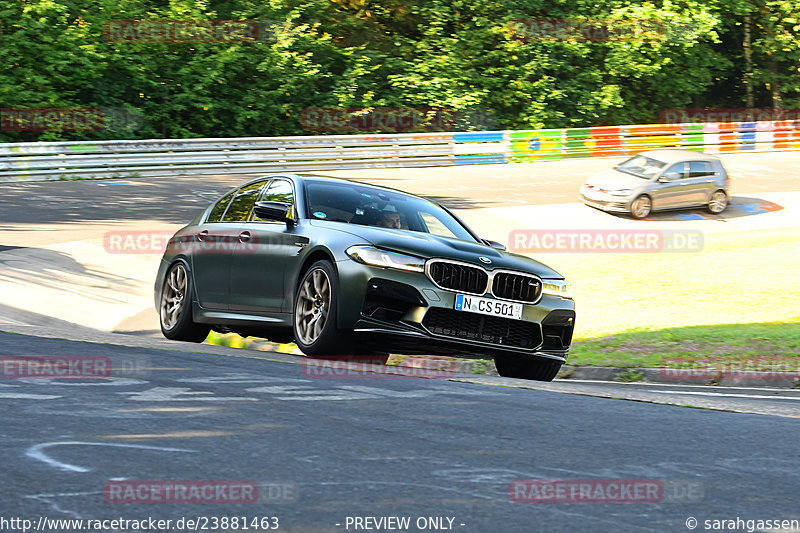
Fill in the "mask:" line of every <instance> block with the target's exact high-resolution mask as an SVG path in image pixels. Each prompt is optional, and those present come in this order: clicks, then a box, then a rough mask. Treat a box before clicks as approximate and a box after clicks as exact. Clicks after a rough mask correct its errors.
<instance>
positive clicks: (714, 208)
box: [708, 189, 728, 214]
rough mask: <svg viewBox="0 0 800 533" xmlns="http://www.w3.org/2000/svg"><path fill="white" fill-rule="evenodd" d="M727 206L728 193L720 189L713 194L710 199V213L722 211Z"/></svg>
mask: <svg viewBox="0 0 800 533" xmlns="http://www.w3.org/2000/svg"><path fill="white" fill-rule="evenodd" d="M726 207H728V195H727V193H726V192H725V191H723V190H721V189H720V190H718V191H716V192H715V193H714V194H712V195H711V199H710V200H709V201H708V211H709V212H710V213H714V214H717V213H722V212H723V211H725V208H726Z"/></svg>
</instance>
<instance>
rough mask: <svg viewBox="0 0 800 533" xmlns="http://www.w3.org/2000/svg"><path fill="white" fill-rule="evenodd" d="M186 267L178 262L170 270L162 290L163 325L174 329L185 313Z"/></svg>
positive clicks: (165, 327)
mask: <svg viewBox="0 0 800 533" xmlns="http://www.w3.org/2000/svg"><path fill="white" fill-rule="evenodd" d="M186 276H187V273H186V268H185V267H184V266H183V265H182V264H181V263H177V264H176V265H175V266H173V267H172V270H170V272H169V275H168V276H167V279H166V282H165V284H164V289H163V290H162V291H161V312H160V315H161V325H162V327H164V329H173V328H174V327H175V325H176V324H177V323H178V320H179V319H180V317H181V313H183V310H184V307H185V303H186Z"/></svg>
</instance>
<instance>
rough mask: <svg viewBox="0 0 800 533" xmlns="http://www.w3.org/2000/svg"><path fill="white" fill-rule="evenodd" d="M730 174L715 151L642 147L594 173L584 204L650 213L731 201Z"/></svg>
mask: <svg viewBox="0 0 800 533" xmlns="http://www.w3.org/2000/svg"><path fill="white" fill-rule="evenodd" d="M728 189H729V180H728V173H727V172H725V168H724V167H723V166H722V161H720V159H719V158H718V157H716V156H713V155H708V154H701V153H698V152H692V151H689V150H653V151H650V152H642V153H640V154H637V155H635V156H633V157H631V158H630V159H628V160H627V161H625V162H623V163H620V164H619V165H617V166H616V167H614V168H613V169H610V170H606V171H603V172H601V173H599V174H595V175H593V176H591V177H590V178H589V179H588V180H586V183H584V184H583V188H582V189H581V196H582V198H583V203H585V204H586V205H589V206H591V207H595V208H597V209H602V210H603V211H609V212H613V213H630V214H631V215H633V216H634V217H635V218H645V217H646V216H647V215H649V214H650V213H651V212H652V211H658V210H662V209H682V208H686V207H698V206H706V207H707V209H708V210H709V212H711V213H721V212H723V211H724V210H725V208H726V207H727V206H728V198H729V195H728Z"/></svg>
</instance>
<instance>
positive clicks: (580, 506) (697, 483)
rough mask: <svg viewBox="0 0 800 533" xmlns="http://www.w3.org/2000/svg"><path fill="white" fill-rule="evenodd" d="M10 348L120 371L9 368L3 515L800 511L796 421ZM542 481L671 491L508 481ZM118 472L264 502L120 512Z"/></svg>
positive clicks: (316, 518) (149, 352) (561, 516)
mask: <svg viewBox="0 0 800 533" xmlns="http://www.w3.org/2000/svg"><path fill="white" fill-rule="evenodd" d="M181 346H186V345H178V346H176V347H175V348H176V349H177V350H181V349H182V348H181ZM188 348H191V346H188ZM0 353H3V354H5V355H6V357H8V356H9V355H23V354H24V355H32V354H40V355H52V354H54V353H58V354H62V355H71V356H103V357H109V358H110V360H111V364H112V367H113V368H119V369H120V370H119V372H118V373H115V376H114V377H110V378H106V379H85V380H74V379H73V380H48V379H35V378H33V379H25V380H10V379H9V380H4V382H3V384H2V386H0V397H2V399H3V404H5V406H6V407H5V412H6V414H5V415H4V420H3V434H2V437H0V438H1V439H2V449H3V457H4V472H3V478H4V483H3V485H2V488H0V494H2V497H1V501H2V504H0V515H2V516H5V517H8V516H18V517H25V518H30V519H32V520H34V521H36V520H38V518H39V517H47V518H50V519H53V518H82V519H110V518H115V517H124V518H128V519H133V518H141V517H147V516H152V517H155V518H158V519H173V520H177V519H179V518H181V517H197V516H206V517H211V516H216V517H222V516H248V517H250V518H253V517H262V516H276V517H278V518H279V519H280V525H281V528H280V530H283V531H297V532H315V531H320V532H322V531H331V532H335V531H346V530H348V529H346V528H345V524H346V519H347V517H348V516H349V517H355V516H361V517H364V516H375V517H379V516H407V517H411V518H412V520H413V521H416V519H417V518H419V517H450V518H453V519H454V522H453V527H452V530H455V531H464V532H493V531H513V532H516V531H519V532H527V531H600V532H605V531H608V532H628V531H630V532H638V531H676V532H677V531H687V528H686V525H685V523H686V520H687V519H688V518H689V517H694V518H696V519H698V520H700V521H701V524H702V522H703V521H704V520H712V519H735V518H736V517H737V516H738V517H742V518H749V519H759V518H760V519H767V518H771V519H774V518H787V519H789V518H792V517H793V516H794V517H795V518H796V515H797V498H796V497H797V494H798V491H800V482H798V477H797V473H796V466H797V422H796V420H794V419H792V418H785V417H774V416H760V415H750V414H741V413H727V412H721V411H712V410H704V409H687V408H682V407H677V406H668V405H654V404H649V403H641V402H633V401H621V400H615V399H608V398H594V397H587V396H578V395H572V394H560V393H556V392H549V391H544V390H526V389H516V388H508V387H498V386H491V385H489V384H484V385H481V384H474V383H466V382H454V381H443V380H434V379H417V378H394V379H392V378H383V379H381V378H379V377H375V376H374V375H372V374H361V375H358V376H355V377H350V378H331V377H330V376H327V377H326V378H320V377H316V375H315V374H313V371H310V370H309V368H310V367H304V366H302V365H299V364H287V363H284V362H273V361H264V360H258V359H251V358H241V357H225V356H221V355H215V354H209V353H193V352H190V351H164V350H158V349H144V348H132V347H119V346H117V347H115V346H110V345H108V344H97V343H86V342H75V341H65V340H59V339H43V338H38V337H20V336H19V335H8V334H0ZM133 362H136V363H137V364H138V366H133V365H132V364H131V363H133ZM496 384H499V383H496ZM528 479H540V480H554V479H563V480H586V479H593V480H656V481H657V482H658V483H660V484H661V485H660V486H663V487H665V489H664V491H665V492H664V493H663V494H662V493H659V497H660V498H661V500H662V501H658V502H649V501H648V502H641V501H634V502H628V503H619V502H615V503H593V502H588V501H582V502H569V503H545V502H541V501H534V502H514V501H511V498H510V495H509V484H510V483H512V482H514V481H516V480H528ZM109 480H130V481H133V480H139V481H141V480H173V481H174V480H208V481H215V480H217V481H218V480H237V481H247V482H254V483H255V484H257V485H258V486H259V488H260V497H259V501H258V502H256V503H250V504H230V503H228V504H225V503H219V504H218V503H213V504H204V505H192V504H118V503H111V502H109V501H107V500H106V498H105V497H104V493H103V488H104V486H105V484H106V483H107V482H109ZM278 488H280V490H281V491H280V492H278V491H277V489H278ZM523 494H525V493H523ZM527 494H528V496H530V493H527ZM534 496H535V495H534ZM112 501H113V500H112ZM337 524H339V525H337ZM462 524H463V525H462ZM701 527H702V526H701ZM349 530H350V531H354V530H355V529H353V528H352V527H351V528H350V529H349ZM409 530H410V531H418V530H420V529H416V528H414V527H412V528H410V529H409ZM422 530H425V529H422Z"/></svg>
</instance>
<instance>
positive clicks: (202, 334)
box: [158, 261, 211, 342]
mask: <svg viewBox="0 0 800 533" xmlns="http://www.w3.org/2000/svg"><path fill="white" fill-rule="evenodd" d="M158 314H159V318H160V322H161V333H163V334H164V336H165V337H166V338H168V339H170V340H174V341H188V342H203V341H204V340H205V339H206V337H208V332H209V331H211V328H210V327H208V326H205V325H203V324H197V323H195V322H194V321H193V320H192V277H191V276H190V275H189V271H188V269H187V268H186V265H185V264H184V263H182V262H180V261H179V262H177V263H175V264H174V265H172V266H171V267H170V269H169V270H168V271H167V275H166V276H165V278H164V286H163V287H162V288H161V304H160V305H159V309H158Z"/></svg>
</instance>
